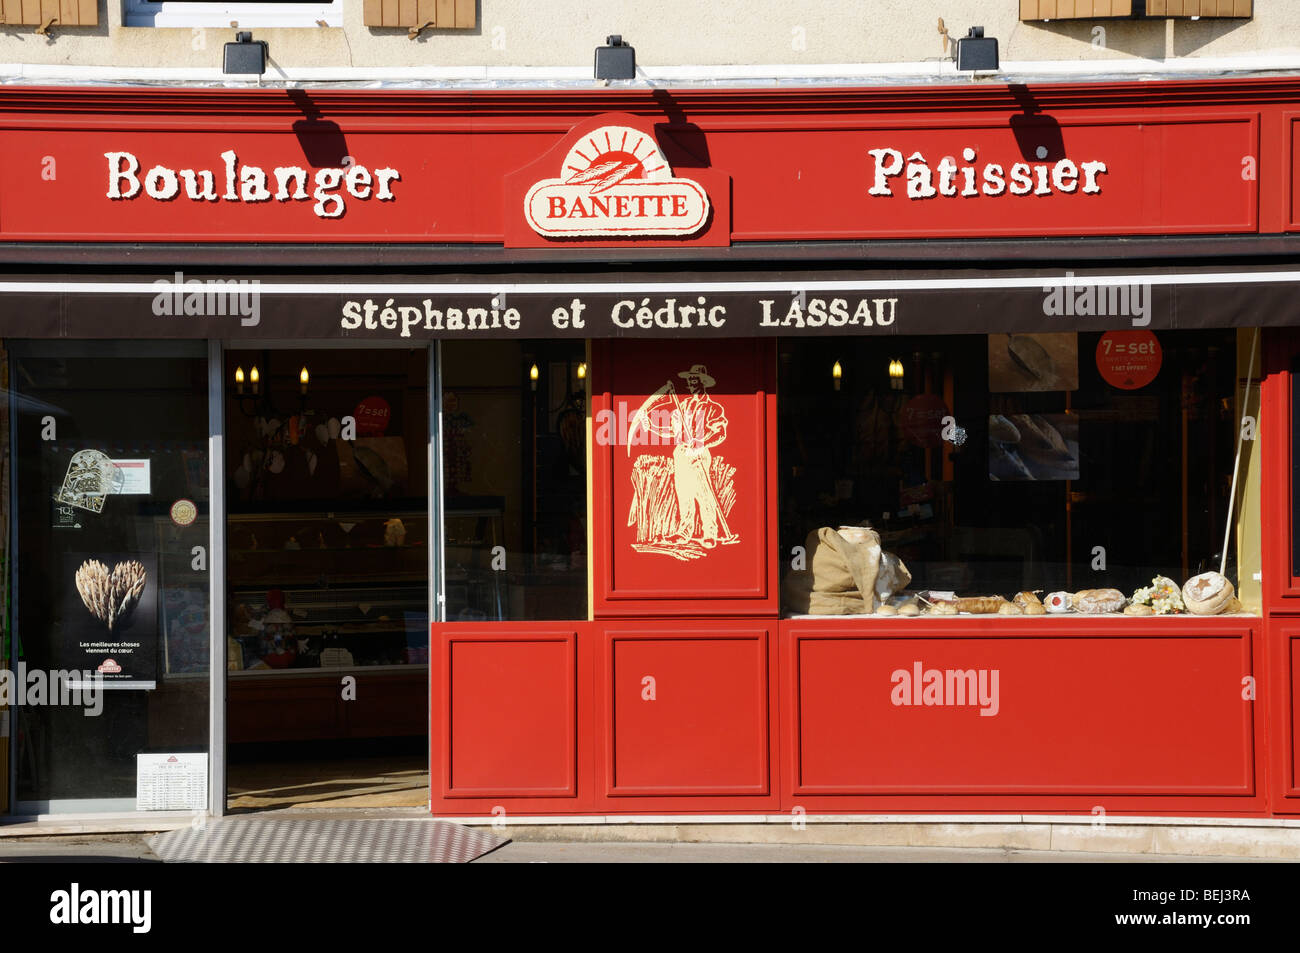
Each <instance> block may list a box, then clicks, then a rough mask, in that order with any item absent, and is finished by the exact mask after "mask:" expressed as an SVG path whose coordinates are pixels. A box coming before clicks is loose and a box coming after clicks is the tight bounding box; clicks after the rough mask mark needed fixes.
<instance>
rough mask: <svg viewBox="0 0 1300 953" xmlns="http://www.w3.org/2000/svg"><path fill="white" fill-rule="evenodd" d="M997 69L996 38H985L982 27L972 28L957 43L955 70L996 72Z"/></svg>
mask: <svg viewBox="0 0 1300 953" xmlns="http://www.w3.org/2000/svg"><path fill="white" fill-rule="evenodd" d="M997 68H998V41H997V37H992V36H990V37H987V38H986V37H985V36H984V27H982V26H973V27H971V28H970V32H968V33H967V34H966V35H965V36H963V37H962V38H961V39H959V40H958V41H957V69H959V70H972V71H973V70H996V69H997Z"/></svg>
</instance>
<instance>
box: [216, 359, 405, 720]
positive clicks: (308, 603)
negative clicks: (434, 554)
mask: <svg viewBox="0 0 1300 953" xmlns="http://www.w3.org/2000/svg"><path fill="white" fill-rule="evenodd" d="M428 375H429V369H428V352H427V351H426V350H424V349H422V348H412V349H400V350H399V349H387V348H385V349H366V348H349V349H346V350H345V349H336V348H328V349H319V350H318V349H305V350H304V349H296V348H295V349H267V350H231V351H227V352H226V354H225V368H224V380H225V381H226V415H225V421H226V468H227V484H226V494H227V510H228V514H227V526H226V539H227V547H226V551H227V564H226V565H227V569H226V572H227V583H228V589H229V609H228V617H229V620H230V630H229V640H228V642H227V650H226V655H227V660H226V664H227V667H228V669H229V670H230V671H231V672H238V673H239V674H238V675H237V676H235V678H236V679H238V680H244V679H248V680H250V683H251V680H264V679H269V681H268V684H269V683H274V682H276V680H277V679H278V675H277V674H276V673H277V672H281V671H282V670H285V669H294V670H301V669H317V670H318V669H335V670H347V671H356V670H359V669H363V668H364V670H366V671H375V670H377V669H382V668H387V667H390V666H411V665H423V664H426V663H427V662H428V643H429V614H428V605H429V548H428V545H427V544H428V539H429V536H428V516H427V514H428V485H429V471H428V432H429V431H428V421H429V413H428V406H429V396H428V395H429V389H428ZM231 698H232V705H231V722H230V725H231V732H232V733H231V738H232V739H234V738H235V737H236V734H235V731H234V729H235V728H236V727H239V726H240V725H241V724H242V722H237V721H236V720H235V717H236V715H237V714H239V713H240V712H247V711H251V710H252V709H250V708H246V707H242V706H241V708H240V709H239V710H238V711H236V708H235V705H234V702H235V701H237V700H238V699H237V698H236V696H235V695H234V694H233V693H232V695H231Z"/></svg>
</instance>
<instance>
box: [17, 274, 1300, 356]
mask: <svg viewBox="0 0 1300 953" xmlns="http://www.w3.org/2000/svg"><path fill="white" fill-rule="evenodd" d="M1292 324H1300V269H1296V270H1291V269H1289V268H1288V267H1286V266H1269V267H1256V268H1250V267H1242V266H1238V267H1236V268H1232V267H1225V266H1210V265H1207V266H1200V267H1178V268H1170V267H1150V266H1147V267H1134V268H1128V269H1126V268H1123V267H1114V268H1110V269H1105V270H1102V269H1089V270H1080V271H1073V270H1063V269H1048V268H1034V269H1019V270H999V271H988V270H979V269H947V270H941V269H910V270H905V271H904V270H883V269H882V270H871V271H866V270H846V269H842V268H837V269H833V270H831V269H794V268H780V267H774V268H771V269H768V270H751V269H745V270H734V269H729V270H706V269H701V270H694V271H674V272H667V271H663V270H641V271H629V270H620V271H609V272H584V273H582V274H575V273H572V272H567V273H561V272H558V271H539V272H532V273H519V272H514V273H492V272H490V271H488V272H480V273H454V274H453V273H441V274H433V275H424V276H413V275H409V274H401V275H396V274H353V275H331V276H328V277H321V276H316V277H311V278H305V277H304V276H302V275H301V274H299V275H293V276H288V277H286V276H279V275H274V274H261V273H257V272H254V271H243V272H237V273H233V274H232V273H231V272H226V273H225V274H216V273H212V272H197V271H186V272H183V273H182V272H173V273H171V274H168V275H166V276H162V277H158V278H152V277H150V276H147V275H121V274H119V275H91V274H85V273H82V274H67V275H56V276H49V275H42V276H39V277H35V276H33V277H14V278H9V279H0V336H3V337H15V338H58V337H62V338H227V339H262V340H298V339H315V340H327V339H346V340H356V341H359V342H371V341H373V342H390V343H403V342H409V343H410V344H413V345H414V344H419V343H420V342H424V341H428V340H433V339H438V338H461V339H473V338H489V337H513V338H550V337H571V338H608V337H629V338H635V337H646V338H649V337H659V338H662V337H679V338H683V339H688V338H692V337H764V336H795V337H797V336H807V335H819V336H820V335H846V336H857V335H867V334H877V335H896V334H904V335H910V334H983V333H992V332H1029V331H1040V332H1041V331H1089V330H1095V331H1104V330H1115V329H1123V328H1134V327H1137V328H1147V329H1150V330H1169V329H1174V328H1213V327H1234V326H1243V327H1258V326H1264V327H1269V326H1279V325H1292Z"/></svg>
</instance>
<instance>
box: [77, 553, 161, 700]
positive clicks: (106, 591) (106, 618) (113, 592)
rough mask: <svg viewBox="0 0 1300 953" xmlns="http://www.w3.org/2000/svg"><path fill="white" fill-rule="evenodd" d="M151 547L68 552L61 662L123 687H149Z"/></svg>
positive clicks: (152, 656)
mask: <svg viewBox="0 0 1300 953" xmlns="http://www.w3.org/2000/svg"><path fill="white" fill-rule="evenodd" d="M157 562H158V561H157V557H156V555H155V554H154V553H123V552H103V553H67V554H65V555H64V562H63V571H64V578H65V585H64V587H63V593H64V595H63V599H62V604H61V606H60V610H61V611H60V618H61V622H62V633H63V637H62V639H61V648H62V651H61V653H60V655H61V657H60V658H59V660H58V661H59V664H60V665H61V666H63V667H66V668H73V669H76V670H78V671H83V672H86V671H88V672H90V673H92V674H94V673H99V674H100V675H102V676H103V677H104V680H105V681H106V682H110V683H113V684H114V686H115V687H121V688H152V687H153V686H154V683H155V680H156V678H157V673H158V652H159V636H158V581H157V579H158V571H157Z"/></svg>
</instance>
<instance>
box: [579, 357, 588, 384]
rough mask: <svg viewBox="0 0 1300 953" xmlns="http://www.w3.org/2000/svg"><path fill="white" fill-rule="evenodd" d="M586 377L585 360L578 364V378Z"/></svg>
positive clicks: (584, 378) (583, 378) (581, 379)
mask: <svg viewBox="0 0 1300 953" xmlns="http://www.w3.org/2000/svg"><path fill="white" fill-rule="evenodd" d="M586 379H587V362H586V361H583V362H582V363H581V364H579V365H578V380H580V381H583V380H586Z"/></svg>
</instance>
